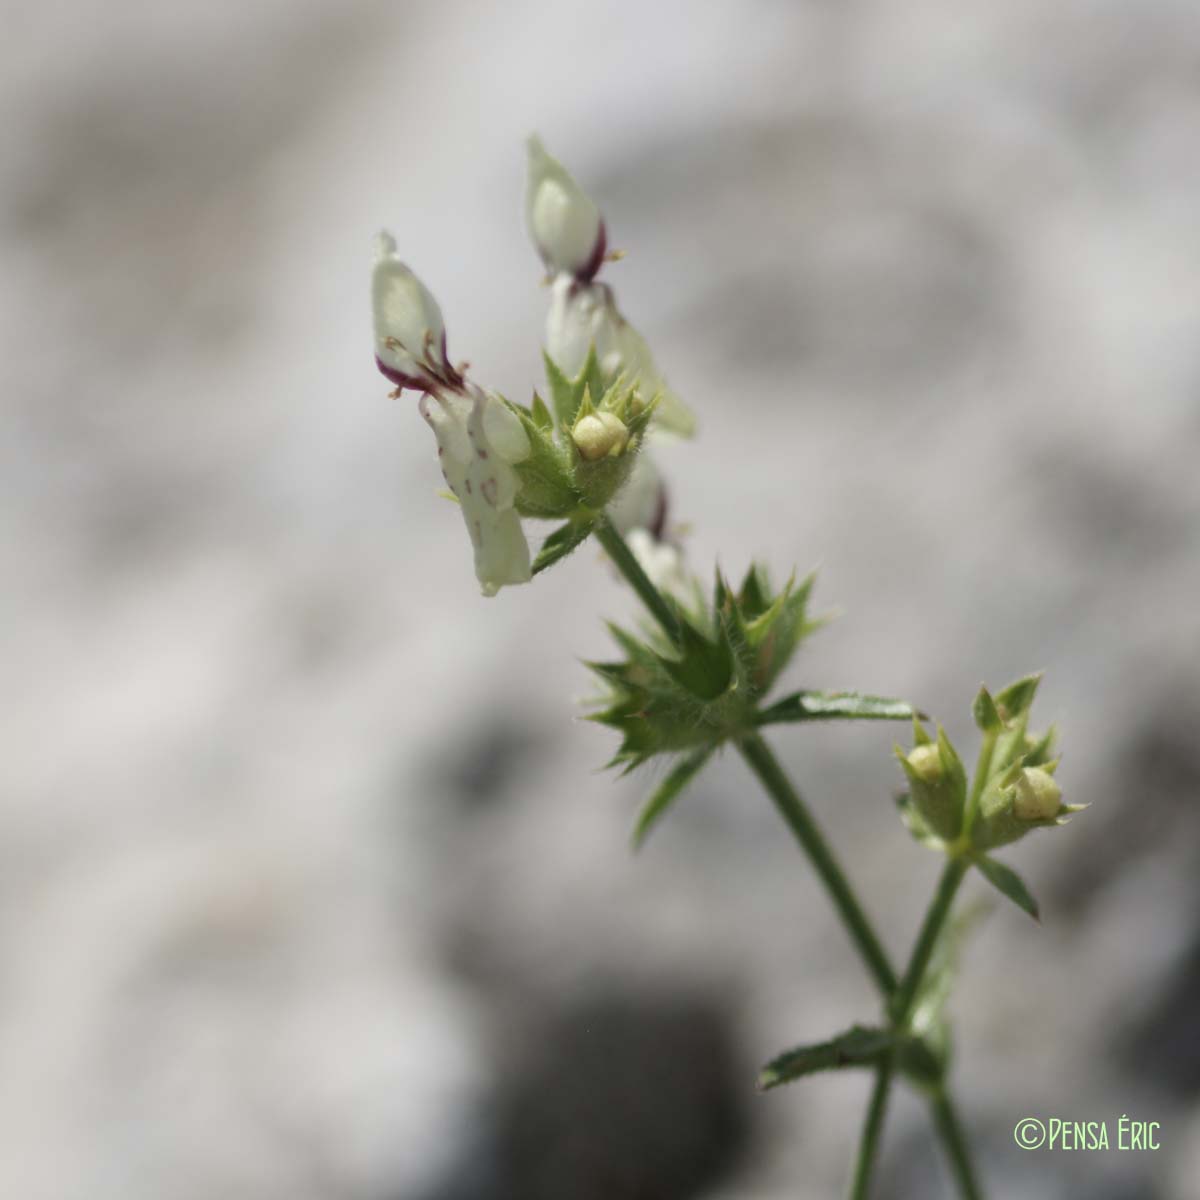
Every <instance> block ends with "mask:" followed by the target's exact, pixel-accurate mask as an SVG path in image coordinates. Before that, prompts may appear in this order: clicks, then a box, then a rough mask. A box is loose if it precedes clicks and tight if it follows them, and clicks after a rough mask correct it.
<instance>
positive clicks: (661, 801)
mask: <svg viewBox="0 0 1200 1200" xmlns="http://www.w3.org/2000/svg"><path fill="white" fill-rule="evenodd" d="M712 752H713V750H712V747H711V746H705V747H704V748H703V749H701V750H697V751H696V752H695V753H694V754H689V755H687V756H686V757H685V758H681V759H680V760H679V762H677V763H676V764H675V766H674V767H673V768H672V769H671V773H670V774H669V775H668V776H667V777H666V779H664V780H663V781H662V783H660V784H659V785H658V787H656V788H655V789H654V791H653V792H652V793H651V795H650V798H649V799H648V800H647V801H646V803H645V804H644V805H643V806H642V811H641V812H640V813H639V814H638V819H637V824H636V825H635V826H634V829H633V839H632V840H633V848H634V849H635V850H640V849H641V848H642V844H643V843H644V842H645V840H646V838H647V837H648V836H649V834H650V830H651V829H653V828H654V826H655V825H657V824H658V821H659V818H660V817H662V816H663V814H664V813H665V812H666V811H667V809H668V808H670V807H671V805H672V804H673V803H674V802H675V800H676V799H677V798H678V796H679V794H680V793H681V792H682V791H683V789H684V788H685V787H687V785H688V784H689V783H690V782H691V781H692V780H693V779H694V778H695V777H696V775H697V774H699V772H700V770H701V768H702V767H703V766H704V764H705V763H706V762H708V760H709V759H710V758H711V757H712Z"/></svg>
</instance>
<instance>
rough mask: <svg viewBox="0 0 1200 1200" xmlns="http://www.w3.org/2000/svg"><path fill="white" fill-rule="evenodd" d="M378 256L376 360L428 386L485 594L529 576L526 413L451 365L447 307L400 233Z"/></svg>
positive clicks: (427, 401)
mask: <svg viewBox="0 0 1200 1200" xmlns="http://www.w3.org/2000/svg"><path fill="white" fill-rule="evenodd" d="M375 255H376V261H375V271H374V273H373V275H372V276H371V301H372V307H373V309H374V316H375V362H376V364H377V366H378V367H379V369H380V371H382V372H383V374H384V375H386V376H387V378H388V379H390V380H391V381H392V382H393V383H395V384H396V385H397V386H398V387H399V388H401V389H403V388H414V389H417V390H420V391H422V392H424V393H425V395H423V396H422V397H421V400H420V404H419V406H418V407H419V408H420V411H421V415H422V416H423V417H424V418H425V420H426V421H427V422H428V423H429V425H430V428H432V430H433V433H434V437H436V438H437V444H438V458H439V459H440V460H441V464H442V475H443V477H444V478H445V480H446V485H447V486H448V487H449V488H450V490H451V491H452V492H453V493H454V495H455V497H456V498H457V500H458V502H459V504H460V505H461V507H462V514H463V520H464V521H466V523H467V532H468V533H469V534H470V535H471V544H472V546H474V548H475V575H476V577H477V578H478V579H479V583H480V586H481V587H482V589H483V594H484V595H485V596H494V595H495V594H496V593H497V592H498V591H499V590H500V589H501V588H502V587H504V586H505V584H512V583H527V582H528V581H529V579H530V578H531V575H530V564H529V543H528V542H527V541H526V540H525V533H524V531H523V530H522V529H521V521H520V518H519V516H518V515H517V510H516V509H515V507H514V503H515V501H516V497H517V491H518V489H519V487H520V480H519V479H518V478H517V473H516V472H515V471H514V470H513V464H514V463H518V462H521V461H522V460H523V459H525V458H527V457H528V456H529V454H530V446H529V438H528V436H527V435H526V433H525V430H524V428H523V427H522V425H521V421H520V418H519V417H517V415H516V414H515V413H513V412H512V411H511V410H510V409H509V408H508V407H507V406H506V405H505V403H504V401H503V400H501V399H500V398H499V397H498V396H493V395H491V394H490V393H488V392H485V391H484V390H483V389H482V388H480V387H478V386H476V385H475V384H474V383H470V382H468V381H467V380H466V379H464V378H463V376H462V375H461V374H460V373H459V372H458V371H456V370H455V369H454V368H453V367H452V366H450V363H449V361H448V359H447V358H446V326H445V323H444V322H443V321H442V310H441V309H440V308H439V307H438V303H437V301H436V300H435V299H434V298H433V296H432V295H431V294H430V292H429V289H428V288H426V287H425V285H424V284H423V283H422V282H421V281H420V280H419V279H418V278H417V277H416V276H415V275H414V274H413V273H412V272H411V271H410V270H409V269H408V267H406V266H405V265H404V264H403V263H402V262H401V261H400V260H399V259H398V258H397V257H396V242H395V239H394V238H392V236H391V235H390V234H388V233H381V234H380V235H379V237H378V238H377V239H376V242H375Z"/></svg>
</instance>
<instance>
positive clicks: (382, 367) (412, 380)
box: [375, 354, 428, 392]
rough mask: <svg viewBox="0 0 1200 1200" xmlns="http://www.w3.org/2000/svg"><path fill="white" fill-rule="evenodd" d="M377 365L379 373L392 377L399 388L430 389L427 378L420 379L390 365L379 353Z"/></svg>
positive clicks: (420, 390) (376, 357) (376, 356)
mask: <svg viewBox="0 0 1200 1200" xmlns="http://www.w3.org/2000/svg"><path fill="white" fill-rule="evenodd" d="M375 365H376V366H377V367H378V368H379V373H380V374H381V375H382V376H383V377H384V378H385V379H390V380H391V381H392V383H394V384H395V385H396V386H397V387H398V388H402V389H403V388H412V389H413V390H414V391H418V392H424V391H427V390H428V384H427V383H426V381H425V380H422V379H418V378H416V377H415V376H413V375H405V374H404V373H403V372H402V371H397V370H396V368H395V367H389V366H388V365H387V363H385V362H384V361H383V359H382V358H380V357H379V355H378V354H377V355H375Z"/></svg>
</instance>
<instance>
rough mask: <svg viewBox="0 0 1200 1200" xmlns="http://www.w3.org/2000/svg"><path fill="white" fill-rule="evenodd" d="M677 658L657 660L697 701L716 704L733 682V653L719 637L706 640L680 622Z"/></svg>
mask: <svg viewBox="0 0 1200 1200" xmlns="http://www.w3.org/2000/svg"><path fill="white" fill-rule="evenodd" d="M679 632H680V642H679V655H680V656H679V657H678V658H667V657H665V656H663V657H660V659H659V661H660V662H661V663H662V665H663V668H664V670H666V671H667V673H668V674H669V675H670V676H671V678H672V679H674V680H675V681H676V682H677V683H678V684H679V685H680V686H681V687H684V688H686V689H687V690H688V691H689V692H691V694H692V695H693V696H695V697H697V699H700V700H715V699H716V698H717V697H718V696H719V695H721V693H722V692H724V691H725V689H726V688H727V687H729V682H730V680H731V679H732V678H733V653H732V650H731V648H730V646H729V643H728V642H727V641H726V640H725V639H724V638H722V637H718V638H717V639H715V640H711V641H710V640H709V639H708V638H707V637H705V636H704V634H702V633H701V632H700V631H699V630H698V629H697V628H696V627H695V626H694V625H693V624H692V623H691V622H690V621H688V620H687V619H686V618H683V619H681V620H680V622H679Z"/></svg>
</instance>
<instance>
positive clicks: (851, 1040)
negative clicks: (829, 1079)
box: [758, 1025, 899, 1092]
mask: <svg viewBox="0 0 1200 1200" xmlns="http://www.w3.org/2000/svg"><path fill="white" fill-rule="evenodd" d="M898 1040H899V1037H898V1035H897V1034H896V1032H895V1031H894V1030H891V1029H868V1028H866V1027H864V1026H862V1025H854V1026H852V1027H851V1028H850V1029H847V1030H846V1032H845V1033H840V1034H838V1036H837V1037H835V1038H831V1039H830V1040H829V1041H827V1042H816V1043H814V1044H813V1045H811V1046H797V1047H796V1048H795V1049H794V1050H788V1051H786V1052H785V1053H783V1054H780V1055H779V1056H778V1057H776V1058H773V1059H772V1060H771V1061H770V1062H769V1063H767V1065H766V1066H765V1067H763V1069H762V1070H761V1071H760V1072H759V1075H758V1088H759V1091H763V1092H765V1091H767V1090H769V1089H770V1088H773V1087H778V1086H779V1085H780V1084H783V1083H791V1082H792V1081H793V1080H796V1079H802V1078H803V1077H804V1076H805V1075H814V1074H816V1073H817V1072H818V1071H840V1070H845V1069H846V1068H849V1067H872V1066H876V1065H877V1064H878V1063H879V1062H881V1061H882V1060H883V1058H884V1057H885V1056H886V1055H888V1054H890V1053H891V1051H892V1050H893V1049H894V1048H895V1047H896V1045H897V1042H898Z"/></svg>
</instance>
